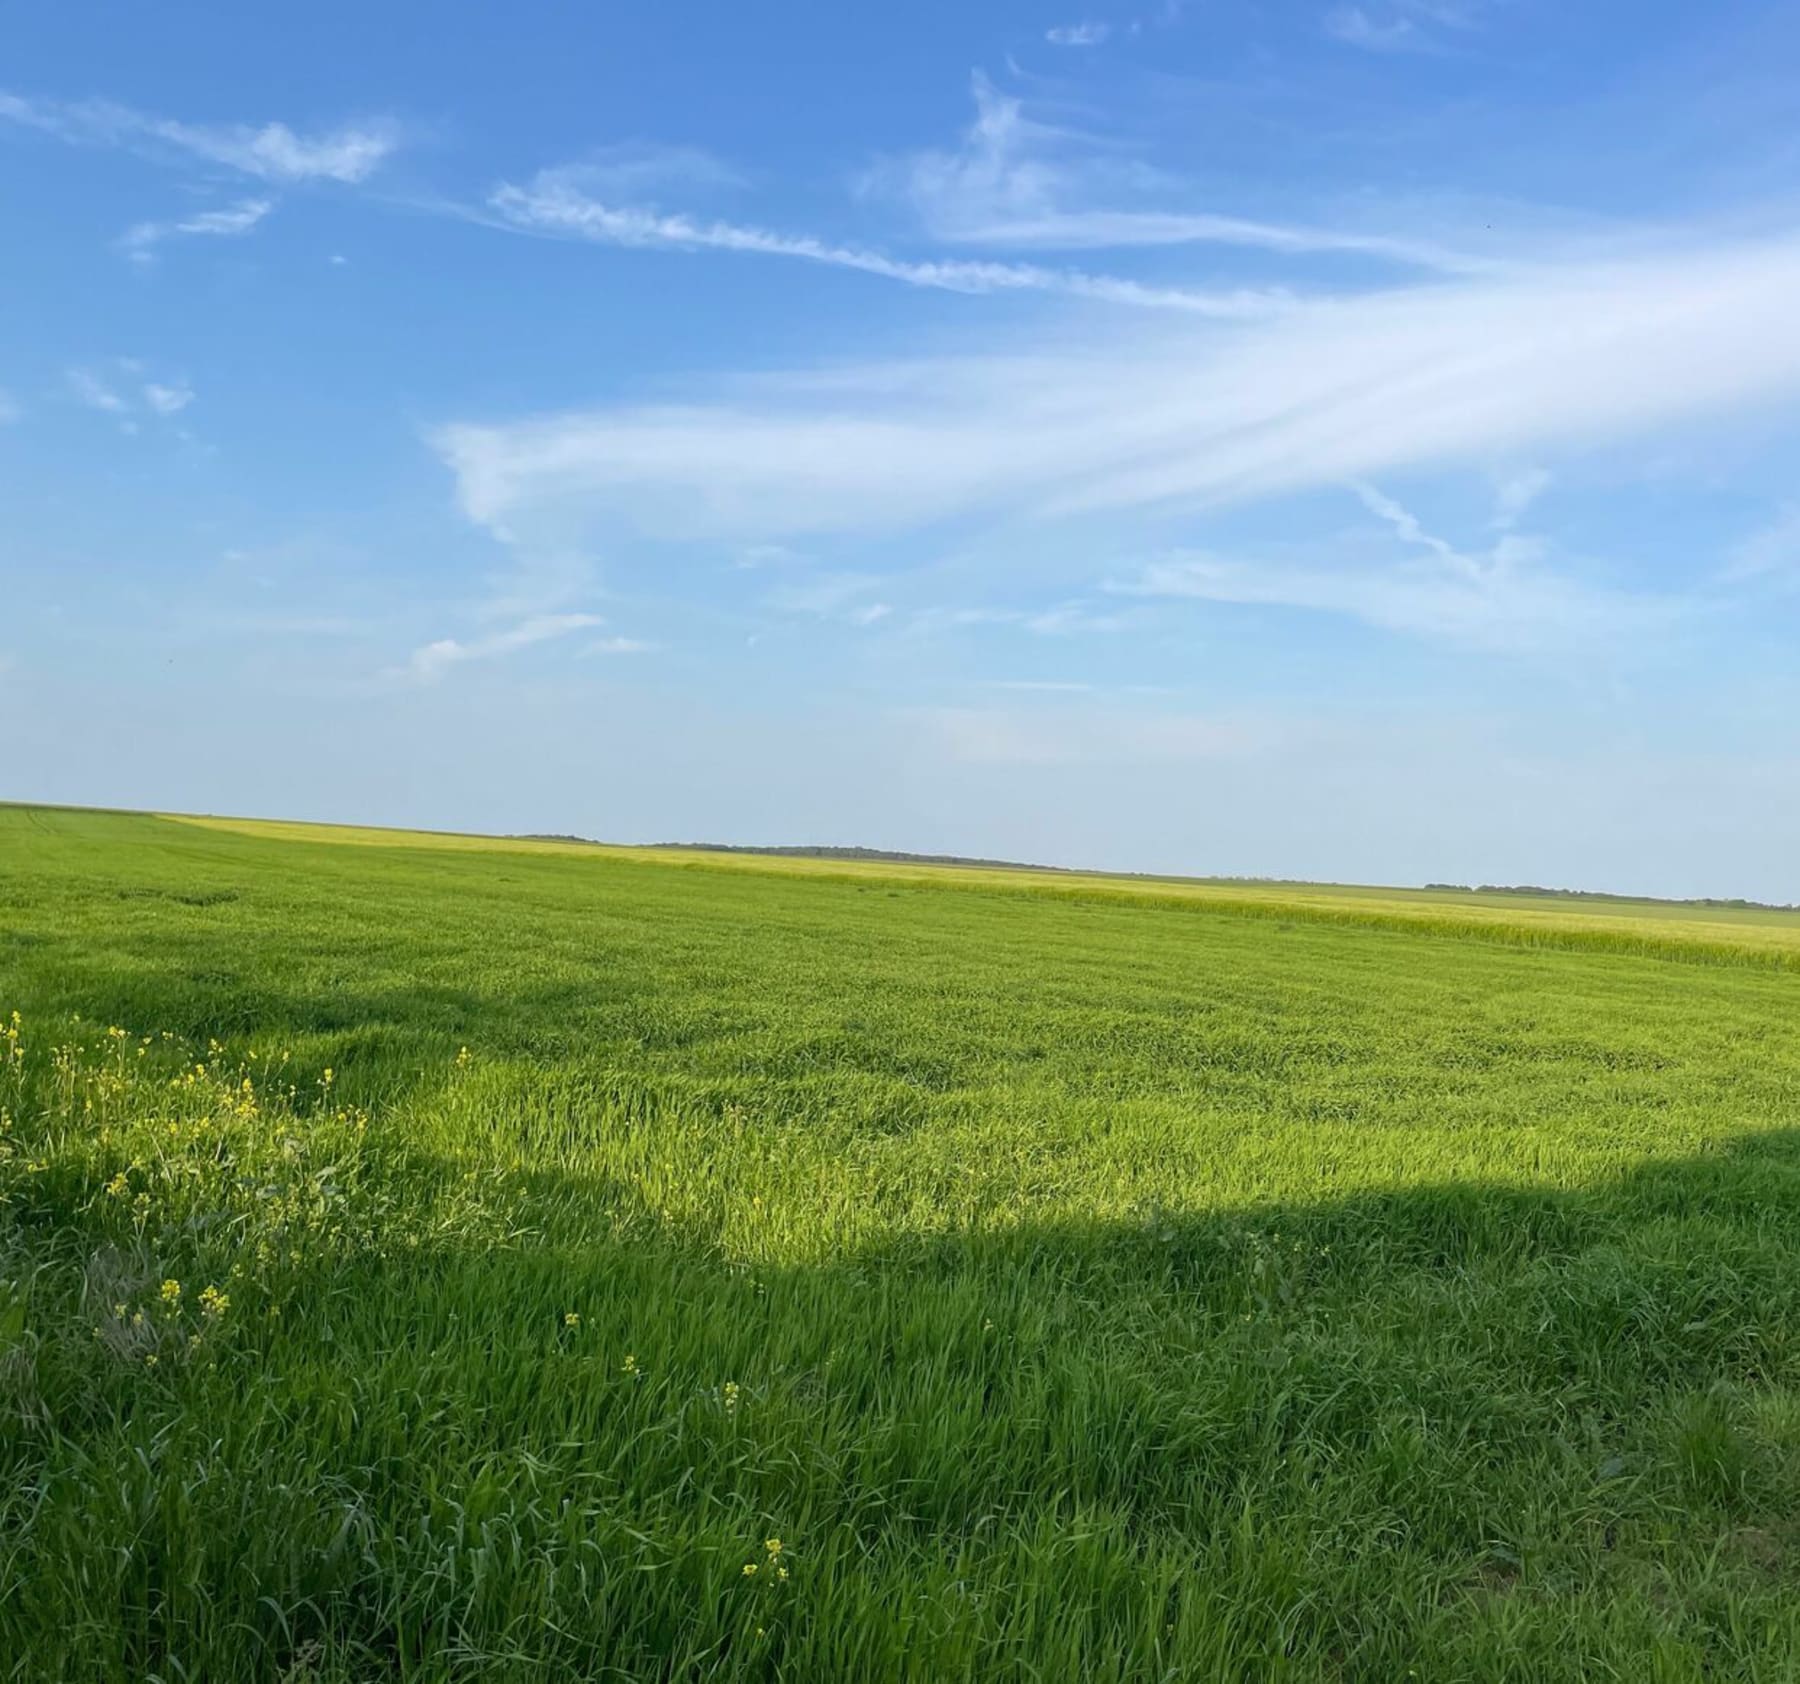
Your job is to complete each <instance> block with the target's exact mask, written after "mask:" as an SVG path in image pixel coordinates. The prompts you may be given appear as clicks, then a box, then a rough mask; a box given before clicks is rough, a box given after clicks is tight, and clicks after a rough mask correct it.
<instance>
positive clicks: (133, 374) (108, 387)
mask: <svg viewBox="0 0 1800 1684" xmlns="http://www.w3.org/2000/svg"><path fill="white" fill-rule="evenodd" d="M106 367H107V370H108V372H107V373H104V374H102V373H97V372H96V371H95V370H94V369H92V368H71V369H68V370H66V371H65V372H64V375H63V379H64V381H65V383H66V384H67V386H68V389H69V394H70V396H72V397H73V398H74V399H75V401H76V402H77V403H80V404H83V405H85V406H86V407H87V408H88V409H97V410H99V411H100V413H101V414H103V415H116V416H118V417H120V418H121V420H122V422H124V424H125V426H126V430H127V431H135V430H136V429H135V425H134V424H133V423H131V421H130V419H129V418H130V417H131V416H132V415H133V414H134V413H140V414H141V413H142V412H143V411H145V410H148V411H149V412H150V413H152V414H154V415H162V416H168V415H179V414H180V413H181V411H182V410H184V409H186V408H187V406H188V405H189V404H191V403H192V402H193V401H194V389H193V387H192V386H190V385H188V383H187V382H186V381H185V380H180V381H176V380H170V381H158V380H146V379H143V378H142V376H143V374H144V365H143V364H142V363H140V362H139V361H137V359H136V358H133V357H118V358H115V359H114V360H113V361H112V362H111V363H109V364H107V365H106Z"/></svg>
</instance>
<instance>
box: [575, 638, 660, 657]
mask: <svg viewBox="0 0 1800 1684" xmlns="http://www.w3.org/2000/svg"><path fill="white" fill-rule="evenodd" d="M656 647H657V645H656V644H654V643H650V642H648V641H646V640H645V639H644V638H641V637H598V638H595V639H594V641H593V642H592V643H590V644H588V645H587V646H586V647H585V648H583V650H582V651H581V652H582V654H584V655H647V654H650V653H651V652H652V651H653V650H655V649H656Z"/></svg>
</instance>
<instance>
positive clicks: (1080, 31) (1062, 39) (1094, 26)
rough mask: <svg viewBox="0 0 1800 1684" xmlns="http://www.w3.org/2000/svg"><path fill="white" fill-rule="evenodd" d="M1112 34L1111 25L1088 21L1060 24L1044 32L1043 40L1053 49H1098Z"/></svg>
mask: <svg viewBox="0 0 1800 1684" xmlns="http://www.w3.org/2000/svg"><path fill="white" fill-rule="evenodd" d="M1111 34H1112V25H1111V24H1106V23H1096V22H1093V21H1091V20H1090V21H1088V22H1085V23H1060V24H1058V25H1057V26H1056V27H1055V28H1054V29H1047V30H1045V31H1044V39H1045V40H1046V41H1048V42H1049V43H1050V45H1051V46H1053V47H1098V46H1101V45H1102V44H1103V43H1104V42H1105V41H1106V38H1107V37H1108V36H1109V35H1111Z"/></svg>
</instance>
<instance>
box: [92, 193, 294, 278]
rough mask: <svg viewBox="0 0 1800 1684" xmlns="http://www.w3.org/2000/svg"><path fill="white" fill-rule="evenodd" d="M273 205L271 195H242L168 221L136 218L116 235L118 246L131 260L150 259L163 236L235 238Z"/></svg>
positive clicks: (148, 261) (252, 225)
mask: <svg viewBox="0 0 1800 1684" xmlns="http://www.w3.org/2000/svg"><path fill="white" fill-rule="evenodd" d="M274 208H275V206H274V201H273V200H270V199H243V200H240V201H239V202H238V203H237V204H235V205H228V206H226V207H225V208H223V209H222V210H209V211H201V212H199V213H198V214H197V215H194V216H189V217H183V218H181V219H179V220H177V221H171V222H139V223H135V224H133V226H131V227H130V228H128V229H126V230H125V232H124V233H123V234H122V235H120V236H119V249H120V250H121V251H123V252H124V253H125V255H126V256H127V257H129V258H130V259H131V260H132V261H133V262H134V263H150V262H152V261H154V259H155V256H156V248H157V247H158V246H160V245H162V244H163V242H164V241H166V240H172V239H176V238H179V237H180V236H182V235H189V234H200V235H210V236H214V237H218V238H225V239H235V238H238V237H241V236H242V235H245V234H248V233H249V232H250V231H251V230H252V229H253V228H255V227H256V226H257V224H258V223H260V222H261V221H262V219H263V218H264V217H265V216H267V215H268V214H269V212H270V211H271V210H273V209H274Z"/></svg>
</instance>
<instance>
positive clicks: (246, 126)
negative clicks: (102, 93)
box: [0, 92, 401, 185]
mask: <svg viewBox="0 0 1800 1684" xmlns="http://www.w3.org/2000/svg"><path fill="white" fill-rule="evenodd" d="M0 121H6V122H11V123H16V124H20V125H22V126H24V127H26V128H31V129H36V130H38V131H39V132H40V133H43V134H49V135H54V136H55V137H56V138H57V139H58V140H62V141H66V142H68V143H69V144H71V145H77V146H112V147H122V148H125V149H127V150H131V151H137V152H145V153H150V154H153V155H158V156H171V157H183V158H187V159H190V160H195V159H197V160H199V161H201V162H204V163H208V164H215V165H218V166H220V167H222V168H225V169H229V170H235V171H236V172H238V173H239V174H241V175H248V176H254V177H256V178H257V179H259V180H262V181H268V182H274V183H280V184H285V185H293V184H298V183H300V182H308V181H334V182H341V183H346V184H351V185H354V184H356V183H358V182H361V181H365V180H367V179H368V177H369V176H371V175H372V174H374V172H375V171H376V170H377V169H378V168H379V167H380V166H381V164H382V163H383V162H384V161H385V160H386V159H387V158H388V156H389V155H390V154H391V153H392V152H393V151H394V150H395V148H396V147H397V146H398V145H399V144H400V138H401V137H400V130H399V126H398V125H397V124H396V123H395V122H394V121H393V120H392V119H391V118H386V117H376V118H368V119H364V120H361V121H358V122H350V123H342V124H339V125H338V126H337V127H336V128H331V129H324V130H320V131H317V132H315V133H312V134H305V133H301V132H299V131H297V130H295V129H292V128H290V127H289V126H288V125H287V124H286V123H263V124H252V123H213V124H208V123H185V122H179V121H177V120H175V119H174V118H169V117H159V116H156V115H154V114H152V113H149V112H144V111H137V110H134V109H133V108H132V107H130V106H127V105H119V104H116V103H115V102H113V101H111V100H100V99H93V100H52V99H30V98H26V97H24V96H22V95H19V94H13V93H6V92H0Z"/></svg>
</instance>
